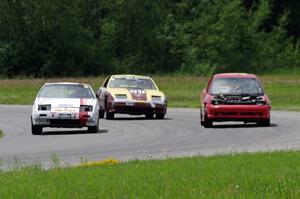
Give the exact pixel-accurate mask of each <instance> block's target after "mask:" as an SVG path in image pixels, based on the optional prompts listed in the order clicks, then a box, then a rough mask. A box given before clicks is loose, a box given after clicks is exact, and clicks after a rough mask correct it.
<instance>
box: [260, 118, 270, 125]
mask: <svg viewBox="0 0 300 199" xmlns="http://www.w3.org/2000/svg"><path fill="white" fill-rule="evenodd" d="M257 124H258V125H259V126H270V124H271V122H270V119H264V120H260V121H258V122H257Z"/></svg>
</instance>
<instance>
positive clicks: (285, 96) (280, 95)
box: [0, 73, 300, 111]
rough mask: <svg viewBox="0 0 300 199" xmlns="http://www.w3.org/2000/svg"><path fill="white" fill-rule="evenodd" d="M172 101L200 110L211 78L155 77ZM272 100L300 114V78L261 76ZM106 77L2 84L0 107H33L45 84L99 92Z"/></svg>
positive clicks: (0, 81) (172, 103) (173, 103)
mask: <svg viewBox="0 0 300 199" xmlns="http://www.w3.org/2000/svg"><path fill="white" fill-rule="evenodd" d="M153 78H154V80H155V81H156V83H157V84H158V86H159V87H160V90H162V91H163V92H164V93H165V94H166V95H167V97H168V102H169V107H190V108H196V107H199V94H200V92H201V91H202V89H203V88H204V87H205V85H206V84H207V81H208V79H209V77H197V76H185V75H179V76H154V77H153ZM259 78H260V79H261V81H262V84H263V86H264V87H265V91H266V93H267V94H268V96H269V97H270V99H271V102H272V107H273V109H277V110H295V111H300V74H298V73H294V74H288V73H282V74H279V75H276V74H272V75H262V76H259ZM103 80H104V77H94V78H63V79H13V80H5V79H3V80H0V104H32V103H33V100H34V98H35V96H36V94H37V92H38V90H39V89H40V87H41V86H42V85H43V83H44V82H52V81H71V82H84V83H89V84H91V85H92V87H93V88H94V89H95V90H96V89H98V87H99V86H100V85H101V84H102V82H103Z"/></svg>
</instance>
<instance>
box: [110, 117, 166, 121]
mask: <svg viewBox="0 0 300 199" xmlns="http://www.w3.org/2000/svg"><path fill="white" fill-rule="evenodd" d="M114 120H123V121H130V120H150V121H155V120H156V121H164V120H172V118H164V119H156V118H152V119H149V118H145V117H115V118H114V119H112V120H109V121H114Z"/></svg>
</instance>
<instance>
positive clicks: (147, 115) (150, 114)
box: [145, 113, 154, 119]
mask: <svg viewBox="0 0 300 199" xmlns="http://www.w3.org/2000/svg"><path fill="white" fill-rule="evenodd" d="M145 116H146V118H147V119H153V116H154V114H153V113H147V114H146V115H145Z"/></svg>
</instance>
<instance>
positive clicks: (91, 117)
mask: <svg viewBox="0 0 300 199" xmlns="http://www.w3.org/2000/svg"><path fill="white" fill-rule="evenodd" d="M43 127H64V128H82V127H88V131H89V132H99V104H98V101H97V99H96V96H95V93H94V91H93V89H92V88H91V86H90V85H88V84H80V83H68V82H61V83H46V84H44V86H43V87H42V88H41V90H40V91H39V93H38V95H37V97H36V99H35V101H34V104H33V108H32V115H31V131H32V134H33V135H40V134H42V133H43Z"/></svg>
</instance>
